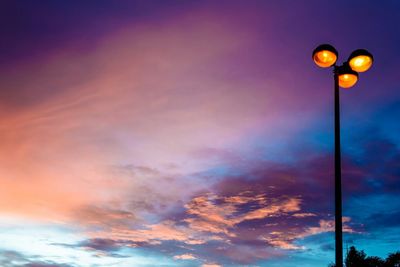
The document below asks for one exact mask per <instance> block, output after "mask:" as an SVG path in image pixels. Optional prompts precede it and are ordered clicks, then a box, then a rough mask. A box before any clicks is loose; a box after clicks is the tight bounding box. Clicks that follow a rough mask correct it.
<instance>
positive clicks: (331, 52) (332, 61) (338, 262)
mask: <svg viewBox="0 0 400 267" xmlns="http://www.w3.org/2000/svg"><path fill="white" fill-rule="evenodd" d="M312 57H313V60H314V62H315V64H317V65H318V66H319V67H321V68H329V67H333V79H334V99H335V266H336V267H343V233H342V168H341V152H340V96H339V87H342V88H350V87H352V86H353V85H355V84H356V82H357V80H358V73H359V72H364V71H367V70H368V69H369V68H370V67H371V66H372V63H373V61H374V58H373V56H372V54H371V53H369V52H368V51H367V50H365V49H358V50H355V51H354V52H352V53H351V54H350V56H349V58H348V60H347V61H346V62H344V63H343V64H342V65H340V66H338V65H336V61H337V58H338V52H337V50H336V49H335V48H334V47H333V46H331V45H329V44H323V45H319V46H318V47H317V48H316V49H314V51H313V56H312Z"/></svg>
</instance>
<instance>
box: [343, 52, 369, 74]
mask: <svg viewBox="0 0 400 267" xmlns="http://www.w3.org/2000/svg"><path fill="white" fill-rule="evenodd" d="M373 61H374V57H373V56H372V54H371V53H370V52H368V51H367V50H365V49H357V50H355V51H354V52H353V53H351V54H350V57H349V60H348V62H349V65H350V67H351V69H352V70H354V71H357V72H364V71H367V70H368V69H369V68H371V66H372V63H373Z"/></svg>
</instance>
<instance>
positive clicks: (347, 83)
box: [336, 62, 358, 88]
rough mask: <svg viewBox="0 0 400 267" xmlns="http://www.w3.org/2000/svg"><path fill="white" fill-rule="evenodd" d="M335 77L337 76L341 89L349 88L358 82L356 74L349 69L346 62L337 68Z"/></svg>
mask: <svg viewBox="0 0 400 267" xmlns="http://www.w3.org/2000/svg"><path fill="white" fill-rule="evenodd" d="M336 75H337V76H338V80H339V86H340V87H342V88H350V87H352V86H353V85H355V84H356V83H357V81H358V73H357V72H356V71H354V70H353V69H352V68H350V65H349V63H347V62H345V63H343V65H342V66H340V67H338V68H337V72H336Z"/></svg>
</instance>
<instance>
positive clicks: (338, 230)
mask: <svg viewBox="0 0 400 267" xmlns="http://www.w3.org/2000/svg"><path fill="white" fill-rule="evenodd" d="M337 72H338V70H337V67H336V66H334V74H333V75H334V80H335V87H334V90H335V251H336V255H335V259H336V267H343V233H342V168H341V153H340V94H339V76H338V73H337Z"/></svg>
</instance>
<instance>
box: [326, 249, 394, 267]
mask: <svg viewBox="0 0 400 267" xmlns="http://www.w3.org/2000/svg"><path fill="white" fill-rule="evenodd" d="M344 263H345V266H346V267H400V252H396V253H391V254H389V255H388V257H387V258H386V260H384V259H381V258H379V257H376V256H369V257H367V254H365V252H364V251H363V250H361V251H359V250H357V249H356V248H355V247H354V246H352V247H350V250H349V251H348V252H347V255H346V259H345V261H344ZM329 267H335V264H330V265H329Z"/></svg>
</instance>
